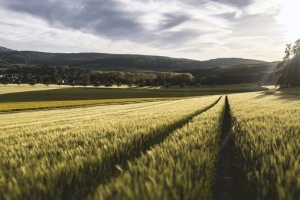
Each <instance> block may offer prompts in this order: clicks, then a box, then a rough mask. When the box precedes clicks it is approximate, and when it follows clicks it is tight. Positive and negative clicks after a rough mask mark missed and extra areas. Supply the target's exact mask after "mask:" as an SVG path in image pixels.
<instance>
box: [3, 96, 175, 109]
mask: <svg viewBox="0 0 300 200" xmlns="http://www.w3.org/2000/svg"><path fill="white" fill-rule="evenodd" d="M167 99H168V100H170V98H127V99H101V100H72V101H35V102H13V103H0V112H7V111H20V110H34V109H44V108H61V107H75V106H86V105H96V104H114V103H134V102H146V101H157V100H167ZM172 99H175V98H172ZM177 99H178V98H177Z"/></svg>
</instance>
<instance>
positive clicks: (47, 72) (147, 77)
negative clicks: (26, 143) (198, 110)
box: [0, 65, 194, 86]
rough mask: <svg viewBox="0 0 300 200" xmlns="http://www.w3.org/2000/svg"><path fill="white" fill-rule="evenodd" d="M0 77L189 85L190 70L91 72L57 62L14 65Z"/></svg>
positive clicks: (48, 81)
mask: <svg viewBox="0 0 300 200" xmlns="http://www.w3.org/2000/svg"><path fill="white" fill-rule="evenodd" d="M0 77H1V78H0V81H1V82H2V83H4V84H7V83H17V84H21V83H29V84H30V83H31V84H33V85H34V84H46V85H48V84H69V85H83V86H87V85H94V86H100V85H106V86H111V85H112V84H117V85H120V84H129V85H130V84H136V85H139V86H170V85H180V84H183V83H184V84H186V85H192V84H194V77H193V75H192V74H191V73H177V72H158V73H134V72H120V71H107V72H101V71H96V72H94V71H93V69H91V68H89V69H86V68H78V67H56V66H46V65H37V66H16V67H13V68H9V69H6V70H3V71H2V72H0Z"/></svg>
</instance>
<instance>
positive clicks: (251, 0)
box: [0, 0, 300, 61]
mask: <svg viewBox="0 0 300 200" xmlns="http://www.w3.org/2000/svg"><path fill="white" fill-rule="evenodd" d="M299 8H300V1H299V0H76V1H75V0H0V46H4V47H8V48H11V49H16V50H36V51H44V52H103V53H121V54H146V55H161V56H170V57H178V58H190V59H196V60H207V59H212V58H221V57H240V58H251V59H260V60H265V61H275V60H281V59H282V57H283V56H284V49H285V45H286V44H287V43H292V42H294V41H295V40H296V39H298V38H300V23H299V19H300V12H299Z"/></svg>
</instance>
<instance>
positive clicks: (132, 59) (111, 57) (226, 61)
mask: <svg viewBox="0 0 300 200" xmlns="http://www.w3.org/2000/svg"><path fill="white" fill-rule="evenodd" d="M2 49H3V51H2V53H0V59H2V60H5V61H7V62H8V63H12V64H25V65H41V64H46V65H53V66H71V67H82V68H92V69H95V70H134V69H136V70H154V71H174V70H180V69H201V68H215V67H224V66H233V65H241V64H250V63H251V64H257V63H262V62H264V61H260V60H251V59H241V58H219V59H212V60H207V61H198V60H191V59H180V58H170V57H163V56H148V55H129V54H106V53H44V52H34V51H13V50H10V49H7V48H5V47H1V50H2Z"/></svg>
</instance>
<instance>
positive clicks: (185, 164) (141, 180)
mask: <svg viewBox="0 0 300 200" xmlns="http://www.w3.org/2000/svg"><path fill="white" fill-rule="evenodd" d="M224 105H225V104H224V98H223V101H221V102H218V103H217V104H215V105H214V106H211V107H210V108H208V109H206V110H205V112H204V111H203V112H198V113H197V114H196V115H194V116H193V117H191V118H189V119H188V121H185V123H183V124H181V125H180V126H176V129H174V130H170V131H171V133H169V134H168V135H169V136H168V137H167V138H165V139H164V140H163V141H162V142H161V143H157V144H155V145H153V146H152V147H151V148H150V149H149V150H147V151H143V154H142V156H141V157H140V158H138V159H136V160H134V161H131V162H128V167H127V168H128V169H127V170H126V171H124V169H122V167H120V166H119V165H118V166H117V168H118V170H120V171H121V174H120V176H119V177H118V178H116V179H114V180H111V182H110V183H109V184H106V185H101V186H99V187H98V188H97V190H96V191H95V192H94V194H92V195H89V197H88V199H99V200H104V199H120V200H127V199H128V200H129V199H150V200H151V199H174V200H180V199H212V198H213V196H212V177H213V174H214V170H215V167H214V164H215V162H216V160H217V157H218V156H217V155H218V150H219V144H218V143H219V140H220V139H219V137H220V133H221V127H222V118H223V114H224V108H225V106H224Z"/></svg>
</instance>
